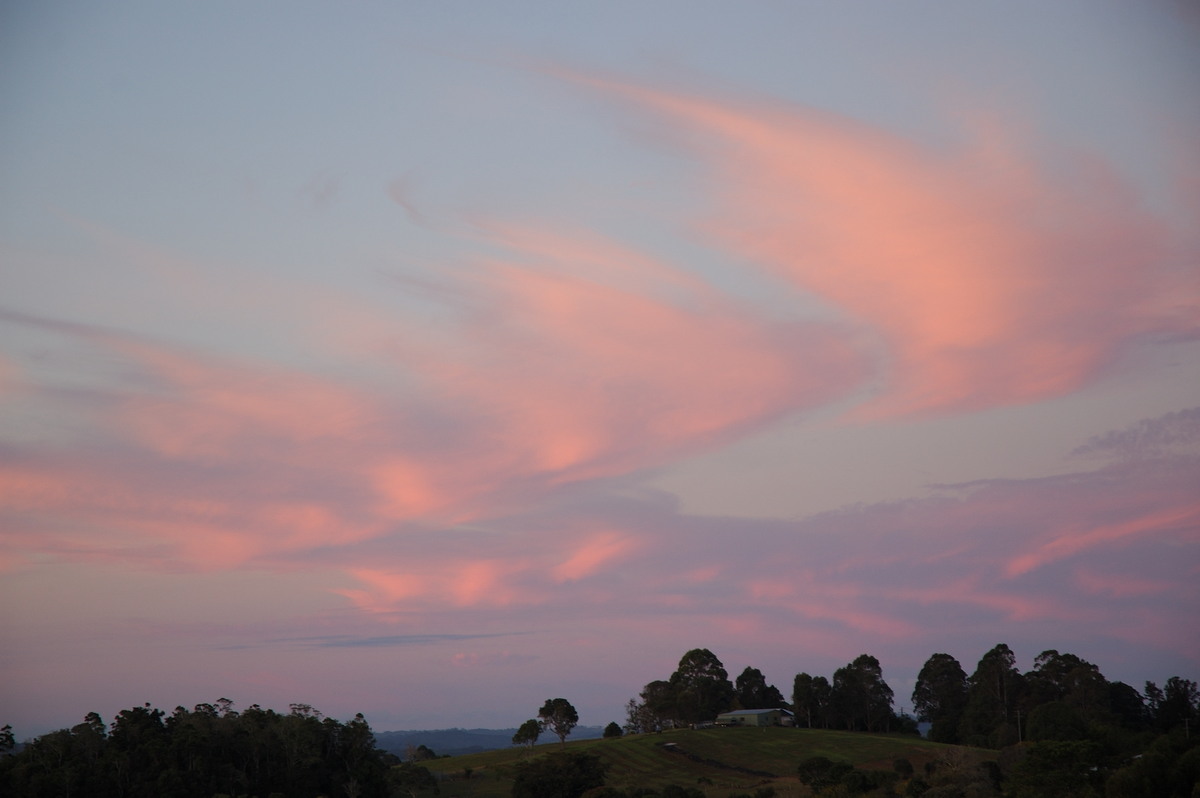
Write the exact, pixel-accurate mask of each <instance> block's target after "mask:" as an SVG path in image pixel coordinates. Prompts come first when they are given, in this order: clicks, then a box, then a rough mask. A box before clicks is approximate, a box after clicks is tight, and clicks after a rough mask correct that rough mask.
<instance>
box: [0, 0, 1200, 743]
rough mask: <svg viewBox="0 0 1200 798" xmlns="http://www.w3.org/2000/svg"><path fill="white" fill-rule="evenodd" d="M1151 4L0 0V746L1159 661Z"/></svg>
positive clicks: (1177, 74) (1185, 15) (1191, 650)
mask: <svg viewBox="0 0 1200 798" xmlns="http://www.w3.org/2000/svg"><path fill="white" fill-rule="evenodd" d="M1198 32H1200V19H1198V15H1197V14H1196V12H1195V11H1194V10H1193V9H1192V8H1191V7H1190V6H1189V5H1188V4H1185V3H1175V2H1151V3H1139V4H1127V3H1116V2H1111V3H1109V2H1105V3H1094V2H1087V3H1084V2H1060V3H1054V4H1045V3H1039V2H1003V3H1001V2H976V3H970V4H955V5H953V6H948V5H947V4H944V3H925V2H912V3H893V2H862V3H839V4H832V3H819V2H794V3H773V2H755V3H739V4H728V3H697V2H655V3H612V2H607V3H572V4H562V3H518V2H497V3H483V2H474V3H466V2H464V3H433V2H430V3H419V2H414V3H404V4H392V3H378V4H359V5H355V6H354V7H353V8H349V7H345V6H339V5H335V4H321V3H259V4H253V5H248V4H238V3H223V2H217V3H206V4H182V3H157V2H155V3H149V2H147V3H134V2H115V3H107V4H103V5H98V4H88V3H64V4H54V5H48V4H42V3H10V4H8V5H6V6H5V8H4V9H3V10H2V11H0V107H3V108H4V109H5V112H4V113H3V114H0V331H2V334H0V342H3V345H2V348H0V568H2V569H3V579H2V581H0V590H2V591H3V592H2V594H0V606H3V607H4V610H3V612H0V636H2V638H3V642H4V645H3V646H0V650H2V651H3V653H2V654H0V684H3V685H4V687H2V688H0V722H3V723H11V724H12V725H13V726H14V728H15V730H16V732H17V735H18V736H19V737H23V736H29V735H32V734H37V733H40V732H44V731H47V730H49V729H53V728H58V727H62V726H69V725H73V724H74V723H77V722H78V721H79V720H80V719H81V718H82V717H83V715H84V714H86V713H87V712H89V711H97V712H100V713H101V714H102V715H104V716H106V717H111V716H112V715H113V714H115V713H116V712H117V711H119V710H121V709H123V708H127V707H129V706H133V705H137V704H141V703H142V702H145V701H150V702H152V703H155V704H157V705H159V706H164V707H168V708H169V707H173V706H175V705H177V704H182V705H185V706H190V705H193V704H195V703H199V702H202V701H212V700H215V699H216V698H217V697H220V696H226V697H229V698H231V699H233V700H234V701H235V702H237V703H238V704H239V705H241V706H245V705H248V704H250V703H259V704H262V705H264V706H274V707H277V708H284V707H286V705H287V704H288V703H292V702H302V703H308V704H311V705H313V706H316V707H318V708H320V709H321V710H322V711H323V712H325V713H326V714H328V715H333V716H338V717H350V716H352V715H353V714H354V713H355V712H360V711H361V712H364V713H365V714H366V716H367V717H368V719H369V720H370V721H371V723H372V725H373V726H374V727H375V728H377V729H389V728H420V727H448V726H495V727H501V726H515V725H518V724H519V723H520V722H522V721H523V720H524V719H525V718H527V717H529V716H530V715H531V714H534V712H535V710H536V708H537V707H538V706H540V705H541V703H542V702H543V701H544V700H545V699H546V698H547V697H550V696H559V695H561V696H566V697H567V698H568V699H570V700H571V701H572V702H573V703H575V705H576V706H577V707H579V709H580V712H581V721H582V722H583V723H586V724H604V723H607V722H609V721H611V720H622V719H623V717H622V712H623V705H624V703H625V701H626V700H627V699H628V698H629V697H631V696H633V695H635V694H636V693H637V691H638V690H639V689H640V688H641V687H642V686H643V685H644V684H645V683H647V682H649V681H651V680H653V679H658V678H665V677H666V676H667V675H669V673H670V672H671V671H672V670H673V669H674V667H675V664H676V663H677V661H678V659H679V657H680V656H681V655H682V654H683V653H684V652H685V651H687V650H688V649H691V648H696V647H706V648H709V649H711V650H712V651H714V652H715V653H716V654H717V655H718V657H720V658H721V659H722V660H723V661H724V663H725V664H726V666H727V668H728V669H729V670H730V672H731V675H736V673H738V672H740V671H741V670H742V669H743V668H744V667H746V666H753V667H758V668H760V669H761V670H763V671H764V673H765V674H766V676H767V677H768V679H769V680H770V681H772V682H773V683H775V684H777V685H778V686H779V687H780V688H781V689H782V690H783V691H784V692H785V694H786V693H787V692H789V690H790V686H791V681H792V678H793V677H794V675H795V674H796V673H798V672H800V671H807V672H810V673H814V674H818V673H824V674H826V675H828V674H830V673H832V671H833V670H834V669H836V668H837V667H839V666H840V665H842V664H844V663H846V662H848V661H850V660H852V659H853V658H854V657H856V656H857V655H859V654H861V653H864V652H866V653H870V654H873V655H875V656H877V657H878V658H879V659H880V661H881V663H882V664H883V667H884V675H885V678H887V679H888V681H889V683H890V684H891V685H892V686H893V688H894V689H895V691H896V694H897V696H898V697H899V698H898V700H897V704H898V705H903V704H906V703H907V701H906V699H907V695H908V694H909V692H910V691H911V687H912V682H913V679H914V677H915V675H916V673H917V671H918V670H919V669H920V667H921V664H922V663H923V662H924V660H925V659H926V658H927V657H928V656H929V655H930V654H932V653H934V652H937V651H946V652H948V653H951V654H953V655H954V656H956V657H958V658H959V659H960V660H961V661H962V662H963V665H964V667H965V668H966V669H967V670H968V672H969V671H970V670H972V669H973V667H974V664H975V662H976V661H977V660H978V658H979V657H980V656H982V654H983V653H984V652H985V651H987V650H988V649H990V648H991V647H992V646H993V645H995V644H997V643H1000V642H1005V643H1007V644H1008V645H1009V646H1010V647H1012V648H1013V650H1014V651H1015V652H1016V653H1017V655H1018V659H1019V664H1020V665H1021V666H1022V667H1023V668H1029V667H1031V666H1032V660H1033V658H1034V657H1035V656H1036V655H1037V654H1038V653H1040V652H1041V651H1042V650H1044V649H1047V648H1056V649H1059V650H1060V651H1070V652H1072V653H1075V654H1077V655H1079V656H1082V657H1084V658H1085V659H1088V660H1091V661H1093V662H1095V663H1096V664H1098V665H1099V666H1100V667H1101V670H1102V671H1103V672H1104V673H1105V674H1106V675H1108V676H1109V677H1110V678H1112V679H1122V680H1125V681H1127V682H1130V683H1132V684H1134V685H1135V686H1139V685H1140V684H1141V681H1143V680H1145V679H1153V680H1158V681H1161V680H1164V679H1166V678H1167V677H1168V676H1171V675H1181V676H1185V677H1188V678H1195V677H1196V671H1197V666H1198V664H1200V646H1198V645H1197V640H1196V637H1195V635H1194V633H1191V626H1192V625H1193V624H1194V620H1193V619H1194V617H1195V616H1196V613H1197V611H1198V610H1200V595H1198V593H1197V589H1196V587H1195V586H1196V584H1198V583H1200V582H1198V580H1197V570H1198V569H1200V559H1198V557H1197V543H1198V533H1200V526H1198V520H1200V505H1198V504H1197V501H1196V498H1195V495H1196V493H1197V490H1196V488H1197V485H1198V484H1200V478H1198V477H1200V464H1198V460H1197V456H1198V450H1197V443H1198V441H1200V420H1198V419H1200V409H1197V408H1198V406H1200V348H1198V346H1197V333H1198V331H1200V322H1198V318H1200V315H1198V308H1200V303H1198V293H1200V291H1198V288H1200V279H1198V278H1200V275H1198V274H1197V263H1198V258H1200V241H1198V238H1197V234H1196V229H1197V225H1196V221H1197V216H1198V211H1200V191H1198V190H1197V189H1198V186H1200V158H1198V157H1197V156H1198V152H1197V148H1196V142H1197V141H1198V140H1200V137H1198V133H1200V104H1197V103H1196V102H1195V96H1196V93H1195V87H1196V85H1197V84H1196V81H1197V78H1198V77H1200V55H1197V52H1196V49H1195V47H1194V46H1193V43H1194V42H1195V40H1196V35H1197V33H1198Z"/></svg>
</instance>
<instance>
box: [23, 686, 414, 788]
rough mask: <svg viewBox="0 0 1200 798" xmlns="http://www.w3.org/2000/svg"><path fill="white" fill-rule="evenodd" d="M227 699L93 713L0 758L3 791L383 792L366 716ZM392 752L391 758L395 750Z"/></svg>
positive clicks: (381, 762)
mask: <svg viewBox="0 0 1200 798" xmlns="http://www.w3.org/2000/svg"><path fill="white" fill-rule="evenodd" d="M232 704H233V702H232V701H228V700H227V699H223V700H220V701H217V702H216V703H215V704H199V705H197V706H196V707H195V708H194V709H193V710H190V711H189V710H187V709H185V708H184V707H176V709H175V711H174V712H172V713H171V714H170V715H166V713H164V712H163V711H162V710H160V709H155V708H153V707H151V706H150V705H148V704H147V705H145V706H140V707H133V708H131V709H126V710H122V711H121V712H120V713H118V715H117V717H116V718H115V719H114V720H113V722H112V725H111V727H110V728H109V729H107V730H106V729H105V726H104V721H103V720H102V719H101V718H100V716H99V715H97V714H96V713H94V712H93V713H88V714H87V716H86V717H85V718H84V721H83V723H80V724H78V725H76V726H74V727H72V728H71V729H62V730H60V731H56V732H51V733H50V734H46V735H42V736H41V737H38V738H37V739H36V740H33V741H31V742H30V743H29V744H28V745H27V746H26V747H25V749H24V750H22V751H21V752H20V753H19V754H14V755H8V756H4V757H0V794H2V795H21V796H27V797H28V798H40V797H41V796H67V795H70V796H88V798H110V796H111V798H117V797H118V796H156V797H160V798H210V796H213V795H220V794H226V795H261V796H266V795H270V794H272V793H275V794H283V795H298V796H314V795H320V794H324V795H335V794H337V795H345V794H347V792H348V788H349V791H350V792H354V791H356V790H357V791H358V792H357V794H360V795H363V796H374V795H380V796H381V795H384V794H386V791H387V787H386V784H385V782H386V779H387V775H388V761H387V757H390V756H391V755H389V754H385V753H384V752H382V751H380V750H379V749H377V748H376V747H375V737H374V734H372V732H371V728H370V726H369V725H368V724H367V721H366V719H365V718H363V716H362V715H356V716H355V717H354V719H353V720H351V721H349V722H348V723H341V722H339V721H337V720H334V719H333V718H322V717H321V715H320V713H319V712H316V711H315V710H312V708H311V707H307V708H306V709H301V710H300V711H293V712H292V713H290V714H287V715H284V714H280V713H277V712H275V711H273V710H269V709H262V708H261V707H259V706H257V705H253V706H251V707H249V708H247V709H246V710H244V711H242V712H240V713H239V712H235V711H233V709H232ZM393 759H394V757H393Z"/></svg>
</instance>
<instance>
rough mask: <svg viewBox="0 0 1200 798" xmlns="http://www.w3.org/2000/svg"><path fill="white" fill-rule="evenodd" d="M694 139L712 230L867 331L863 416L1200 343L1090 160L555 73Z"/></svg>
mask: <svg viewBox="0 0 1200 798" xmlns="http://www.w3.org/2000/svg"><path fill="white" fill-rule="evenodd" d="M559 74H560V75H561V76H563V77H566V78H567V79H570V80H575V81H577V82H581V83H584V84H587V85H590V86H593V87H595V88H597V89H600V90H602V91H604V92H606V93H610V94H613V95H617V96H619V97H621V98H624V99H626V100H629V101H631V102H633V103H635V104H637V105H639V106H642V107H646V108H649V109H651V110H653V111H655V112H657V113H660V114H662V115H663V116H665V117H666V118H668V119H670V120H672V121H674V122H675V123H677V124H678V125H680V126H681V127H682V128H683V129H685V130H686V131H688V132H689V133H693V134H697V136H698V138H697V136H693V139H692V142H691V143H692V144H694V145H695V150H696V152H698V153H699V155H700V157H701V158H702V159H703V160H704V161H705V162H706V164H707V165H709V166H710V167H711V168H712V170H713V171H714V172H715V173H716V174H717V175H718V176H719V180H718V181H717V182H716V183H715V189H714V191H715V195H716V196H715V199H716V201H717V203H718V206H719V212H718V213H717V214H716V215H715V216H714V218H713V220H711V221H709V222H708V223H706V224H705V225H703V230H704V231H705V233H706V234H708V235H710V236H712V237H714V238H715V239H716V240H718V241H720V242H722V244H723V245H724V246H726V247H728V248H729V249H730V250H731V251H732V252H733V253H735V254H736V255H738V256H739V257H744V258H750V259H752V260H755V261H758V262H760V263H762V264H765V265H767V266H769V267H770V268H772V269H773V270H774V271H775V272H776V273H777V274H779V275H781V276H783V277H784V278H786V279H788V280H790V281H792V282H794V283H795V284H796V285H797V286H800V287H801V288H803V289H805V290H807V291H810V292H812V293H814V294H816V295H818V296H820V297H823V298H824V299H826V300H828V301H829V302H831V303H833V304H834V305H836V306H837V307H839V308H841V309H842V310H843V311H844V312H845V313H846V314H847V315H848V316H849V317H851V318H853V319H856V320H858V321H859V322H861V323H862V324H864V325H867V326H869V327H870V328H872V329H873V330H875V331H876V332H877V333H878V334H879V335H880V336H881V339H882V342H883V344H884V346H885V349H886V355H887V361H886V381H887V385H886V391H885V392H884V394H883V395H882V396H880V397H879V398H878V399H877V400H876V401H874V402H873V403H872V404H871V406H870V407H869V408H866V409H865V410H864V411H863V412H864V414H866V415H885V416H886V415H902V414H914V413H917V414H919V413H928V412H933V411H946V410H964V409H978V408H982V407H987V406H994V405H1003V404H1009V403H1020V402H1026V401H1030V400H1033V399H1038V398H1043V397H1050V396H1057V395H1062V394H1064V393H1068V392H1070V391H1072V390H1074V389H1077V388H1079V387H1080V386H1081V385H1083V384H1085V383H1086V382H1087V381H1088V380H1089V379H1091V378H1092V377H1094V375H1095V374H1096V373H1097V371H1098V370H1099V369H1100V368H1102V367H1103V366H1104V365H1106V364H1107V363H1108V362H1110V361H1111V360H1112V359H1113V358H1114V357H1115V356H1116V354H1117V353H1119V351H1120V350H1121V348H1122V347H1123V346H1124V345H1126V344H1127V343H1129V342H1130V341H1131V340H1132V339H1133V338H1134V337H1135V336H1138V335H1142V334H1145V333H1153V332H1177V331H1180V330H1189V331H1192V332H1195V331H1196V329H1197V323H1196V319H1197V317H1198V314H1197V309H1198V308H1200V301H1198V299H1200V292H1198V291H1197V288H1196V280H1195V272H1194V267H1193V268H1192V269H1191V270H1190V271H1191V275H1190V276H1185V275H1183V274H1180V273H1172V272H1171V271H1170V269H1169V267H1168V264H1169V261H1170V259H1171V258H1172V257H1173V256H1174V253H1172V252H1171V246H1172V238H1171V235H1170V231H1168V230H1166V229H1165V227H1164V225H1163V224H1162V223H1161V222H1160V221H1159V220H1157V219H1155V218H1154V217H1152V216H1151V215H1150V214H1149V213H1148V212H1147V211H1145V210H1144V209H1142V208H1139V207H1138V205H1137V202H1136V198H1135V196H1134V192H1133V190H1132V189H1131V188H1130V187H1129V186H1128V185H1126V184H1124V183H1123V182H1122V181H1121V180H1120V178H1119V177H1117V176H1116V175H1115V174H1113V173H1112V172H1111V170H1110V169H1109V168H1108V167H1107V166H1106V165H1104V164H1103V163H1101V162H1099V161H1098V160H1096V159H1090V160H1089V159H1086V158H1083V157H1078V156H1070V157H1065V158H1063V159H1062V160H1063V161H1064V162H1065V163H1066V164H1067V167H1066V168H1065V169H1064V168H1062V167H1061V166H1060V167H1059V168H1057V169H1056V170H1054V171H1053V173H1052V171H1051V170H1050V169H1047V168H1043V167H1042V166H1040V165H1039V164H1038V163H1037V162H1036V161H1035V159H1034V158H1033V157H1032V156H1029V155H1027V154H1026V153H1025V152H1023V151H1022V148H1021V146H1020V144H1019V143H1018V142H1014V141H1010V140H1009V138H1010V137H1009V135H1008V133H1007V132H1006V131H1005V130H1002V129H1000V128H999V127H998V126H996V125H989V124H987V123H984V124H981V125H979V126H978V131H979V135H978V136H977V137H976V139H975V140H972V141H968V142H967V143H966V144H964V145H963V146H961V147H960V148H959V149H958V150H955V151H948V150H940V151H939V150H936V149H934V148H932V147H924V146H921V145H918V144H916V143H914V142H911V141H908V140H905V139H904V138H902V137H900V136H897V135H894V134H891V133H887V132H885V131H883V130H880V129H875V128H871V127H869V126H867V125H865V124H860V123H857V122H854V121H852V120H849V119H846V118H842V117H838V116H836V115H833V114H826V113H820V112H817V111H815V110H812V109H808V108H804V107H800V106H788V105H785V104H783V103H775V104H771V103H767V102H733V101H728V102H723V101H720V100H714V99H711V98H706V97H701V96H694V95H684V94H670V93H667V92H664V91H658V90H654V89H651V88H647V87H644V86H637V85H631V84H627V83H621V82H618V81H614V80H606V79H603V78H598V77H594V76H587V75H579V74H573V73H567V72H565V71H560V72H559Z"/></svg>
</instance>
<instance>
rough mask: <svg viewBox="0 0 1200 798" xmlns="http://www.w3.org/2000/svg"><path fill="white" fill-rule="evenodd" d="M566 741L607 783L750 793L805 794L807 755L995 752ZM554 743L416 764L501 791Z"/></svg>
mask: <svg viewBox="0 0 1200 798" xmlns="http://www.w3.org/2000/svg"><path fill="white" fill-rule="evenodd" d="M567 747H568V748H569V749H570V750H573V751H588V752H589V753H593V754H596V755H597V756H599V757H600V758H601V760H603V761H604V762H605V763H606V764H607V765H609V771H608V782H607V783H608V785H609V786H613V787H618V788H622V789H624V788H629V787H661V786H665V785H667V784H672V783H674V784H679V785H681V786H685V787H698V788H700V789H702V790H704V792H705V793H706V794H707V795H709V796H710V798H727V796H730V795H734V794H740V793H753V792H754V791H755V790H756V789H758V788H760V787H765V786H768V785H769V786H772V787H774V788H775V791H776V795H777V796H779V798H788V796H803V795H808V794H809V792H808V790H807V789H806V788H805V787H804V786H803V785H801V784H800V782H799V781H798V780H797V778H796V766H797V765H798V764H799V763H800V762H801V761H802V760H804V759H807V758H808V757H812V756H825V757H828V758H830V759H832V760H835V761H843V762H849V763H850V764H852V765H854V766H855V767H860V768H866V769H878V770H891V769H892V765H893V763H894V762H895V761H896V760H897V759H900V758H904V759H907V760H909V761H910V762H911V763H912V764H913V767H914V768H916V769H917V772H918V773H919V772H921V770H922V769H923V767H924V765H925V763H926V762H930V761H933V760H938V759H946V758H949V759H962V758H963V757H964V756H966V757H969V758H971V759H980V758H990V757H991V756H994V752H982V751H979V752H973V751H970V750H969V749H963V748H959V747H957V746H948V745H942V744H939V743H931V742H928V741H926V740H923V739H920V738H917V737H909V736H904V737H901V736H890V735H869V734H861V733H851V732H835V731H821V730H816V729H785V728H766V729H758V728H713V729H698V730H689V729H680V730H676V731H669V732H664V733H662V734H640V735H632V736H628V737H622V738H618V739H613V740H578V741H574V742H568V743H567ZM559 749H560V746H559V744H558V743H551V744H547V745H539V746H537V747H535V748H533V749H532V750H527V749H517V748H513V749H508V750H501V751H488V752H484V753H479V754H470V755H467V756H456V757H449V758H444V759H437V760H433V761H429V762H423V763H421V764H423V765H425V766H426V767H428V768H429V770H430V771H431V772H433V773H434V774H435V775H437V776H439V777H440V778H442V779H443V780H444V781H443V785H442V794H443V795H450V796H459V798H493V797H494V798H501V796H508V795H509V791H510V790H511V788H512V781H513V777H514V776H515V774H516V768H517V766H518V764H520V763H521V762H525V761H528V760H529V759H530V758H532V757H537V756H545V755H546V754H547V753H550V752H553V751H556V750H559ZM468 773H469V774H470V775H469V777H467V774H468Z"/></svg>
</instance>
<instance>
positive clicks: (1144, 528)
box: [1005, 502, 1200, 576]
mask: <svg viewBox="0 0 1200 798" xmlns="http://www.w3.org/2000/svg"><path fill="white" fill-rule="evenodd" d="M1181 530H1188V531H1191V532H1195V531H1196V530H1200V502H1197V503H1194V504H1192V505H1191V506H1185V507H1174V508H1170V509H1165V510H1163V511H1161V512H1152V513H1148V514H1146V515H1143V516H1140V517H1138V518H1134V519H1131V520H1127V521H1122V522H1119V523H1114V524H1101V525H1097V526H1086V527H1083V528H1076V529H1070V530H1068V531H1064V532H1061V533H1059V534H1057V535H1055V536H1054V537H1052V538H1051V539H1050V540H1049V541H1048V542H1044V543H1038V544H1037V546H1036V548H1035V549H1034V550H1033V551H1030V552H1027V553H1025V554H1022V555H1020V556H1018V557H1015V558H1013V559H1012V560H1011V561H1009V563H1008V565H1007V566H1006V568H1005V573H1006V574H1007V575H1008V576H1020V575H1021V574H1024V573H1027V572H1029V571H1032V570H1034V569H1035V568H1040V567H1041V566H1043V565H1045V564H1046V563H1049V562H1053V561H1055V560H1060V559H1065V558H1068V557H1071V556H1073V555H1076V554H1078V553H1080V552H1082V551H1085V550H1087V549H1091V548H1095V547H1097V546H1104V545H1108V544H1113V543H1116V542H1119V541H1122V540H1124V539H1126V538H1129V537H1132V536H1139V535H1147V534H1155V533H1158V534H1177V533H1179V532H1180V531H1181Z"/></svg>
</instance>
